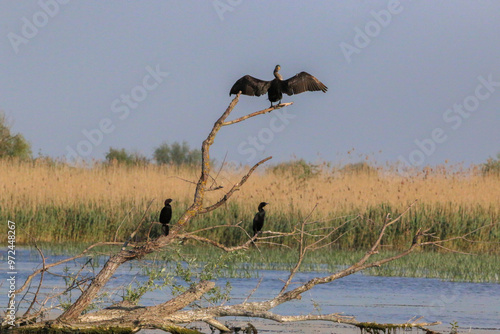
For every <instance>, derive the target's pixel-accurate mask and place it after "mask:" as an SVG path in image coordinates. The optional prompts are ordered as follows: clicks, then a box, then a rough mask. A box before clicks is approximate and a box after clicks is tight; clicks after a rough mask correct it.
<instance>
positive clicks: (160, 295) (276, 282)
mask: <svg viewBox="0 0 500 334" xmlns="http://www.w3.org/2000/svg"><path fill="white" fill-rule="evenodd" d="M5 253H6V252H5ZM5 253H3V254H2V259H1V266H0V270H1V271H2V272H3V273H5V272H7V270H6V262H7V261H6V254H5ZM63 258H65V257H64V256H50V257H49V258H48V259H47V263H52V262H56V261H58V260H61V259H63ZM79 261H82V260H79ZM16 262H17V263H16V266H17V268H16V269H17V272H18V274H17V275H16V284H17V287H20V286H21V285H22V283H24V280H25V278H26V277H27V276H28V275H29V274H30V273H31V272H32V270H33V269H34V268H39V267H40V266H41V265H40V258H39V256H38V254H37V252H36V251H30V250H28V249H19V248H18V249H17V253H16ZM99 262H100V263H99V265H101V266H102V265H103V263H104V259H101V260H100V261H99ZM64 267H68V268H69V270H70V271H73V272H76V271H77V270H78V269H79V266H78V262H70V263H68V264H66V265H62V266H59V267H56V268H54V270H52V271H53V272H54V273H59V274H62V273H63V269H64ZM97 271H98V269H95V272H97ZM137 271H138V270H137V266H131V265H128V264H125V265H124V266H122V267H121V268H120V269H119V271H118V272H117V273H116V275H115V278H114V280H113V281H111V284H110V286H109V287H107V289H108V291H109V292H111V293H113V294H114V299H115V300H120V298H119V296H120V295H121V294H122V291H123V289H122V288H120V286H121V285H128V284H129V283H130V282H131V281H132V280H133V279H134V277H135V278H136V279H138V280H143V279H144V277H143V276H141V275H137ZM90 274H92V270H89V271H83V272H82V273H81V275H90ZM322 275H327V274H326V273H298V274H297V275H296V277H295V280H294V281H295V282H306V281H308V280H309V279H311V278H313V277H316V276H322ZM4 277H5V275H4ZM287 277H288V272H285V271H269V270H266V271H260V272H259V278H232V279H229V281H230V282H231V285H232V292H231V297H232V299H231V300H230V302H229V304H236V303H241V302H242V301H243V300H244V299H245V298H247V296H248V295H249V294H250V293H251V291H252V290H253V289H254V288H255V287H256V286H257V284H258V282H259V280H260V278H262V282H261V284H260V286H259V288H258V289H257V290H256V291H255V293H254V294H253V295H252V296H251V297H250V299H249V300H250V301H260V300H265V299H268V298H270V297H271V296H273V295H274V294H276V293H277V292H279V291H280V289H281V287H282V285H283V282H282V280H286V278H287ZM38 282H39V276H38V277H37V278H35V279H34V280H33V282H32V291H35V290H36V287H37V285H38ZM61 282H62V281H61V279H60V278H59V277H55V276H53V275H50V274H45V277H44V289H42V293H52V292H53V291H54V289H56V290H58V289H59V290H60V289H62V288H63V285H64V283H61ZM225 282H226V279H221V280H219V281H218V282H217V284H220V285H224V284H225ZM295 286H296V285H292V286H291V288H294V287H295ZM0 289H1V292H0V305H6V304H7V290H8V285H7V283H6V282H5V280H2V285H1V286H0ZM23 294H24V292H23ZM73 297H77V295H74V296H73ZM20 298H21V296H17V297H16V300H17V301H18V302H19V300H20ZM169 298H171V293H170V291H169V289H163V290H161V291H155V292H150V293H147V294H146V295H145V296H144V298H143V299H142V301H141V304H142V305H154V304H159V303H162V302H164V301H166V300H168V299H169ZM315 305H316V306H315ZM24 307H27V305H26V304H25V305H24ZM272 311H273V312H275V313H278V314H283V315H298V314H308V313H315V314H328V313H343V315H349V316H356V319H357V320H359V321H370V322H371V321H374V322H379V323H386V322H387V323H404V322H406V321H408V320H410V319H411V318H413V317H417V318H418V317H421V316H424V320H425V321H428V322H433V321H441V322H442V323H443V324H442V325H439V326H434V327H433V329H436V330H444V329H445V328H448V329H449V327H450V325H449V324H450V323H453V322H456V323H457V324H458V325H459V326H460V328H461V329H463V330H467V331H466V332H469V330H470V332H471V333H479V332H481V333H492V334H493V333H500V284H494V283H457V282H445V281H441V280H438V279H425V278H402V277H378V276H365V275H362V274H354V275H351V276H348V277H345V278H342V279H339V280H336V281H334V282H332V283H329V284H324V285H318V286H316V287H315V288H313V289H312V290H311V291H308V292H305V293H304V294H303V295H302V299H301V300H295V301H291V302H289V303H285V304H282V305H280V306H278V307H276V308H275V309H273V310H272ZM237 320H239V321H244V323H246V322H248V321H251V322H254V321H255V320H253V319H248V318H242V319H229V321H237ZM319 324H320V323H319V322H318V323H316V324H314V326H315V327H314V328H315V329H318V328H320V327H322V326H323V327H326V328H329V327H328V326H331V324H329V323H327V325H324V324H325V323H323V322H322V323H321V324H322V325H319ZM264 326H271V325H270V324H269V323H267V324H264ZM280 326H281V325H280ZM300 326H303V325H302V324H301V325H298V324H295V325H293V330H295V331H293V332H296V330H298V328H300ZM308 326H312V325H310V324H309V325H308ZM266 328H268V327H266ZM310 330H311V329H306V330H305V331H302V332H303V333H308V332H309V331H310ZM264 332H265V331H264ZM272 332H274V331H272ZM287 332H292V330H287ZM302 332H301V331H298V332H297V333H302ZM323 332H324V333H332V330H331V329H328V330H327V331H323ZM323 332H322V333H323Z"/></svg>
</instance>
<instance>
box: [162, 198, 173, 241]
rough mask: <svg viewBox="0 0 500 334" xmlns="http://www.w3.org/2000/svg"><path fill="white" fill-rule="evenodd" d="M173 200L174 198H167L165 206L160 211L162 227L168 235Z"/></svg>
mask: <svg viewBox="0 0 500 334" xmlns="http://www.w3.org/2000/svg"><path fill="white" fill-rule="evenodd" d="M171 202H172V199H171V198H169V199H166V200H165V207H164V208H163V209H161V212H160V223H161V225H162V226H161V229H162V230H163V233H165V235H168V232H169V227H168V224H169V223H170V219H172V207H171V206H170V203H171Z"/></svg>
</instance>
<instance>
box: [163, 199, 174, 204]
mask: <svg viewBox="0 0 500 334" xmlns="http://www.w3.org/2000/svg"><path fill="white" fill-rule="evenodd" d="M172 201H173V199H171V198H167V199H166V200H165V205H169V204H170V203H172Z"/></svg>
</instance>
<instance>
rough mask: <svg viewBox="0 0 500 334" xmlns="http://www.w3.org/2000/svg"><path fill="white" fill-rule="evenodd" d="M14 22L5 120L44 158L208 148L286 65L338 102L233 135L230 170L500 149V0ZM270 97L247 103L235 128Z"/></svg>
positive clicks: (413, 160)
mask: <svg viewBox="0 0 500 334" xmlns="http://www.w3.org/2000/svg"><path fill="white" fill-rule="evenodd" d="M0 22H1V25H0V35H1V43H0V57H1V60H2V61H1V65H0V110H3V111H4V112H5V113H6V115H7V116H8V118H9V119H10V120H11V122H12V125H13V129H14V131H16V132H21V133H23V134H24V135H25V137H26V138H27V139H28V140H29V141H30V142H31V144H32V146H33V152H34V153H35V154H37V153H38V152H41V153H42V154H44V155H49V156H53V157H65V156H67V157H68V158H70V159H72V158H73V157H74V156H75V154H78V155H80V156H81V157H83V158H86V159H89V158H95V159H103V158H104V154H105V152H107V151H108V149H109V147H110V146H111V147H115V148H126V149H128V150H131V151H137V152H140V153H142V154H144V155H146V156H148V157H151V156H152V153H153V150H154V148H155V147H157V146H158V145H159V144H161V143H162V142H165V141H166V142H169V143H171V142H174V141H179V142H182V141H187V142H188V143H189V144H190V146H191V147H199V146H200V144H201V141H202V140H203V139H204V138H205V137H206V135H207V134H208V131H209V130H210V129H211V126H212V124H213V123H214V122H215V120H216V119H217V118H218V117H219V116H220V114H221V113H222V112H223V111H224V110H225V108H226V107H227V105H228V104H229V103H230V101H231V98H230V97H229V96H228V93H229V89H230V88H231V86H232V84H233V83H234V82H235V81H236V80H237V79H238V78H240V77H241V76H243V75H245V74H250V75H252V76H255V77H257V78H260V79H267V80H270V79H271V78H272V71H273V69H274V66H275V65H276V64H280V65H281V68H282V69H281V74H282V75H283V77H285V78H288V77H290V76H292V75H294V74H296V73H297V72H300V71H307V72H309V73H311V74H313V75H315V76H316V77H317V78H318V79H320V80H321V81H322V82H323V83H324V84H326V85H327V86H328V87H329V91H328V92H327V93H326V94H323V93H321V92H314V93H304V94H300V95H295V96H291V97H289V96H285V97H284V99H283V102H291V101H293V102H294V105H293V106H291V107H288V108H285V109H282V110H281V111H280V112H279V113H278V114H273V113H270V114H266V115H263V116H260V117H257V118H253V119H251V120H249V121H247V122H244V123H240V124H238V125H236V126H231V127H227V128H223V129H222V130H221V132H220V135H219V137H218V138H217V140H216V143H215V145H214V147H213V157H215V158H216V159H217V160H219V161H220V160H222V158H223V157H224V155H225V154H226V152H227V154H228V160H232V161H237V162H242V163H245V164H247V163H254V162H256V161H257V160H258V159H259V158H261V157H265V156H267V155H272V156H274V160H273V161H274V162H278V161H283V160H288V159H290V158H291V157H294V156H295V157H297V158H304V159H306V160H309V161H313V162H314V161H319V160H326V161H331V162H333V163H339V162H343V161H344V162H345V161H353V160H357V159H359V157H360V156H359V155H370V156H372V157H373V158H374V159H375V160H377V161H378V162H381V163H383V162H386V161H389V162H395V161H398V160H400V161H405V162H406V163H408V164H413V165H426V164H431V165H434V164H438V163H443V162H444V161H445V160H448V161H450V162H452V163H458V162H465V163H467V164H468V163H471V162H472V163H481V162H484V161H485V160H486V159H487V158H488V157H490V156H495V155H496V154H497V153H498V152H499V151H500V1H472V0H470V1H464V0H445V1H434V0H428V1H424V0H422V1H404V0H402V1H401V2H399V1H394V0H384V1H375V0H373V1H361V0H336V1H308V2H305V1H301V2H299V1H289V0H288V1H249V0H216V1H212V0H208V1H159V0H158V1H148V0H144V1H68V0H64V1H63V0H59V1H56V0H40V1H3V2H2V11H1V12H0ZM266 99H267V97H259V98H257V97H248V96H243V97H242V98H241V99H240V103H239V104H238V105H237V107H236V109H235V110H234V112H233V115H232V117H231V118H235V117H238V116H242V115H244V114H247V113H250V112H253V111H257V110H260V109H264V108H266V107H268V106H269V102H268V101H267V100H266ZM353 148H354V151H353V152H354V153H353V154H351V155H349V154H348V153H347V152H349V151H351V149H353ZM70 152H72V153H70Z"/></svg>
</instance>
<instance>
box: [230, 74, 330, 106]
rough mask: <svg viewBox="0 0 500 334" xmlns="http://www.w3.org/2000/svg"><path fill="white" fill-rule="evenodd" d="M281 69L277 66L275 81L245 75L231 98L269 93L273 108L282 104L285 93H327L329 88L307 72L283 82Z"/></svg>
mask: <svg viewBox="0 0 500 334" xmlns="http://www.w3.org/2000/svg"><path fill="white" fill-rule="evenodd" d="M280 69H281V66H280V65H276V67H275V68H274V80H271V81H264V80H260V79H257V78H254V77H252V76H250V75H245V76H244V77H241V78H240V79H239V80H238V81H236V83H235V84H234V85H233V87H232V88H231V91H230V92H229V96H231V94H238V92H239V91H241V94H244V95H250V96H261V95H264V94H266V93H267V97H268V98H269V101H271V107H272V106H273V102H278V101H279V103H281V99H282V97H283V93H285V94H288V95H293V94H300V93H303V92H306V91H310V92H314V91H319V90H320V91H322V92H323V93H326V91H327V90H328V87H326V86H325V85H324V84H323V83H322V82H321V81H319V80H318V79H316V78H315V77H313V76H312V75H310V74H309V73H307V72H300V73H298V74H296V75H294V76H293V77H291V78H290V79H288V80H283V77H282V76H281V74H279V73H278V71H279V70H280Z"/></svg>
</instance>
